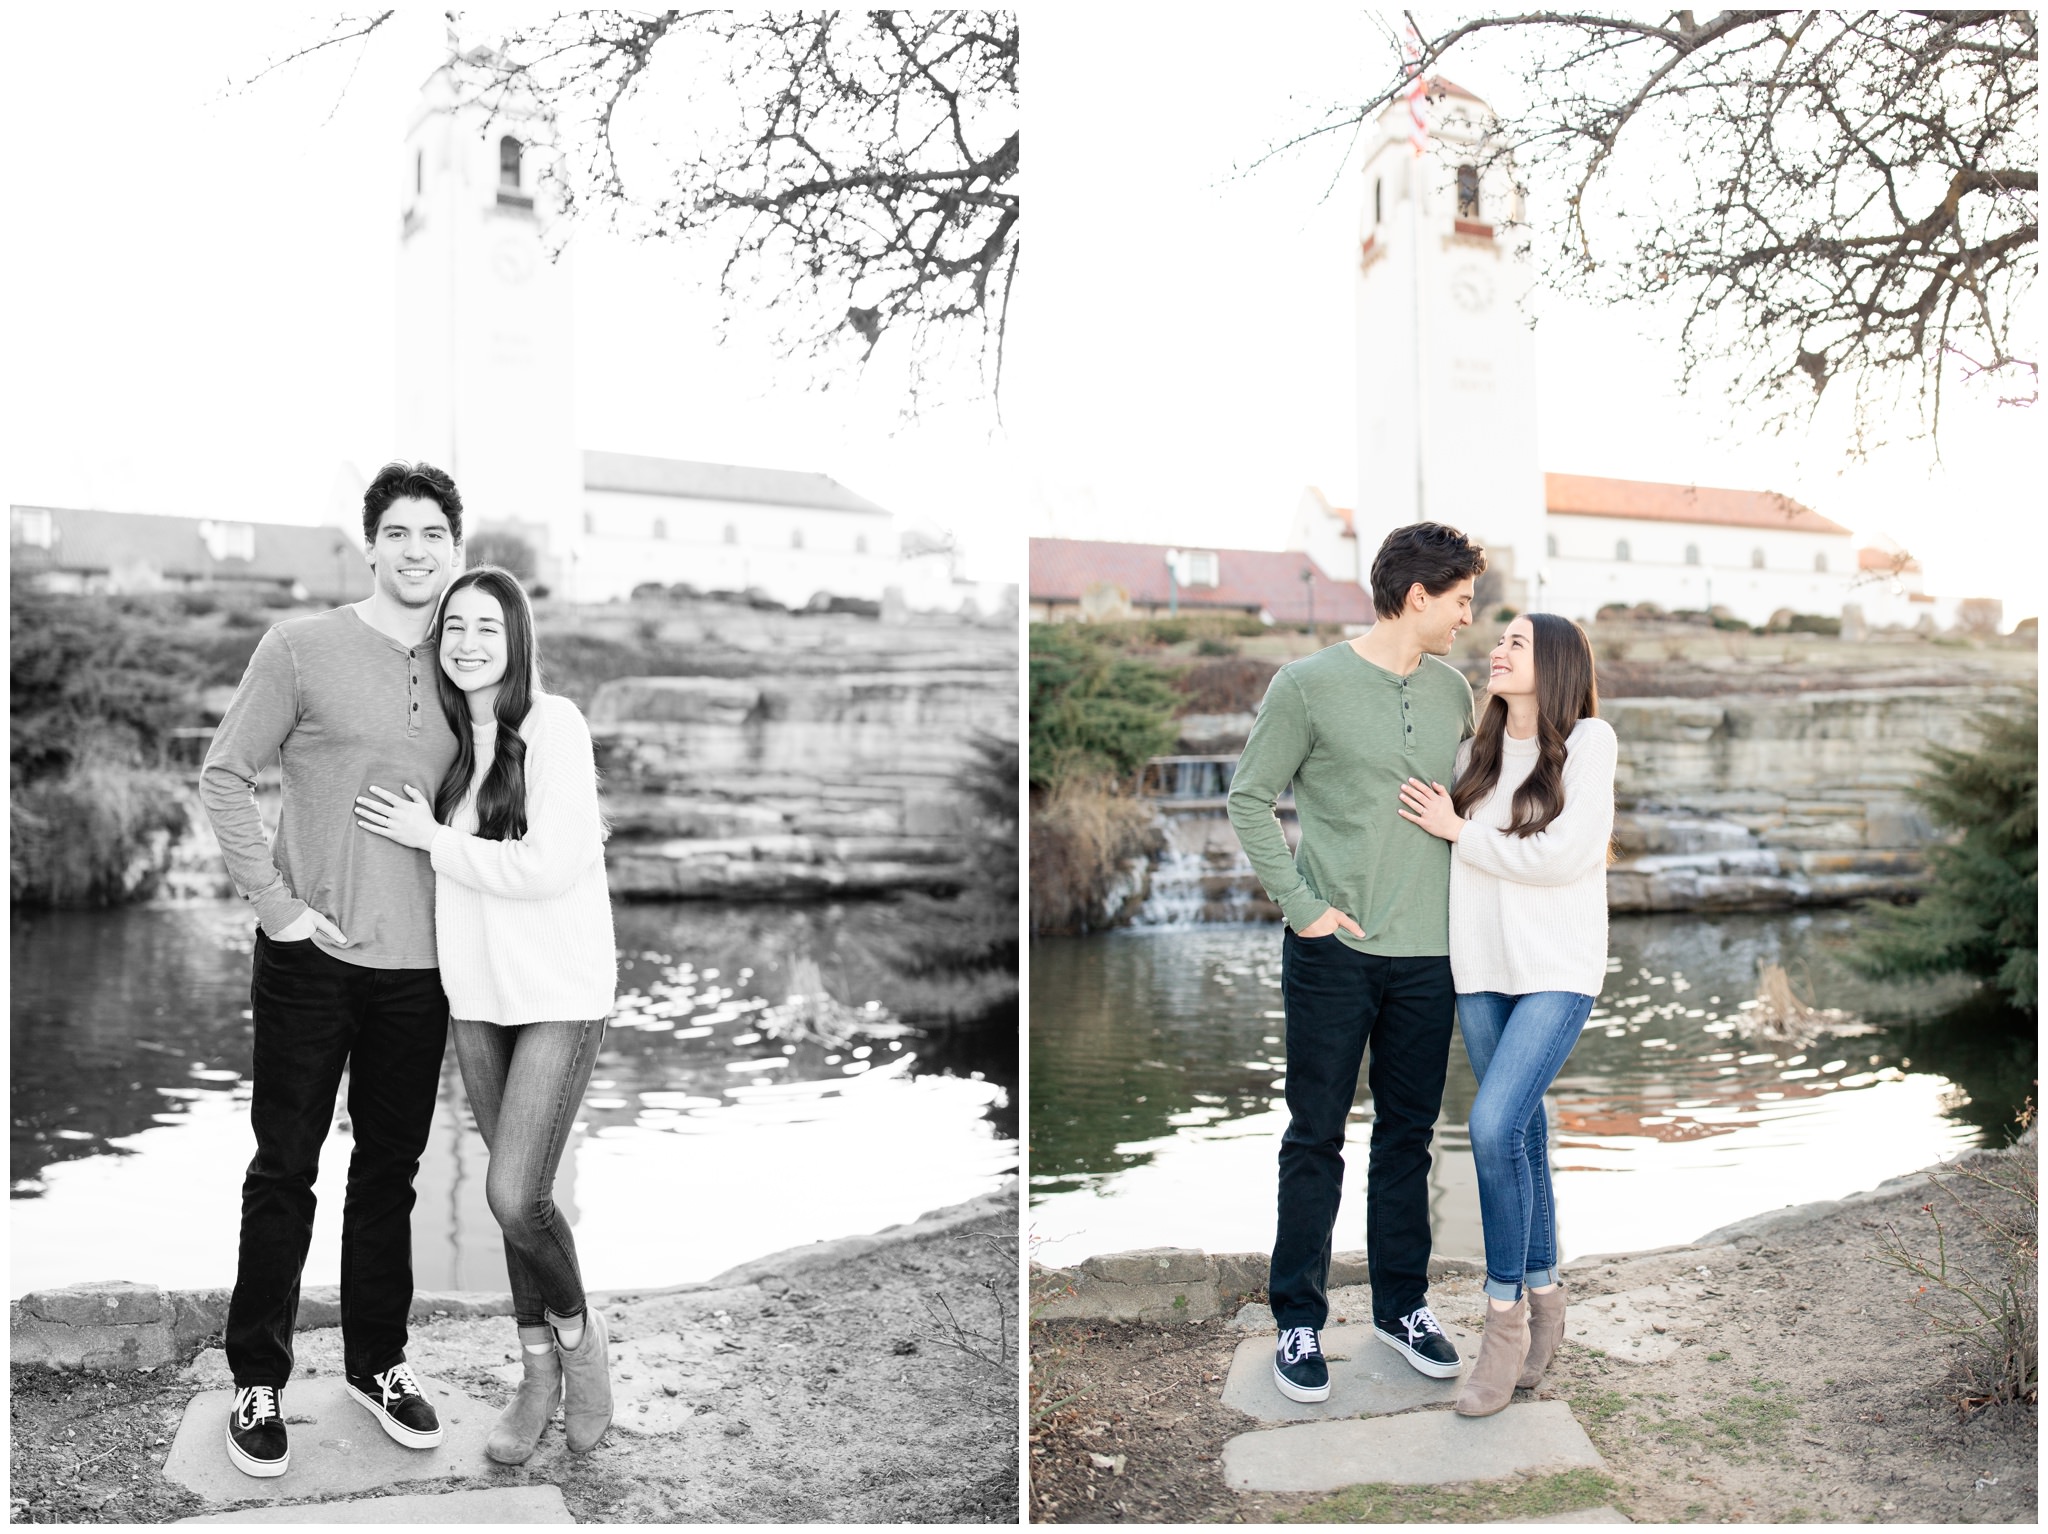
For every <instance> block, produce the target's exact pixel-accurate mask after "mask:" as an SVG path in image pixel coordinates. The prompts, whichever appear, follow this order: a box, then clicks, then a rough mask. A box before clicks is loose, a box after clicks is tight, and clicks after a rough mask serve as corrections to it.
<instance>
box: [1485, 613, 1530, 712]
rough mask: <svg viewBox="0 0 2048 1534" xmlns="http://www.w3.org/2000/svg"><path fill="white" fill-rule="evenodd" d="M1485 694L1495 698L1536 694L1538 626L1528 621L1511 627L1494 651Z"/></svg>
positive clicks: (1523, 620)
mask: <svg viewBox="0 0 2048 1534" xmlns="http://www.w3.org/2000/svg"><path fill="white" fill-rule="evenodd" d="M1486 690H1487V691H1488V692H1490V693H1492V694H1493V696H1494V697H1496V698H1512V697H1516V696H1518V695H1521V694H1525V693H1527V694H1533V693H1534V692H1535V691H1536V626H1535V625H1534V624H1533V623H1531V622H1530V621H1529V620H1528V619H1527V618H1517V619H1515V621H1514V622H1512V623H1510V624H1509V625H1508V626H1507V628H1506V629H1505V630H1504V631H1503V632H1502V634H1501V636H1500V643H1499V644H1497V645H1495V646H1494V647H1493V660H1492V663H1491V665H1490V668H1489V675H1488V677H1487V680H1486Z"/></svg>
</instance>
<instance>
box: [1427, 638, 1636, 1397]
mask: <svg viewBox="0 0 2048 1534" xmlns="http://www.w3.org/2000/svg"><path fill="white" fill-rule="evenodd" d="M1486 690H1487V692H1488V694H1490V696H1489V698H1488V701H1487V704H1486V709H1485V712H1484V713H1483V714H1482V715H1481V716H1480V720H1479V730H1478V733H1477V734H1476V735H1474V736H1473V738H1472V739H1471V740H1469V741H1467V742H1465V744H1464V745H1462V746H1460V747H1459V748H1458V759H1457V776H1456V780H1455V781H1456V783H1457V788H1456V790H1455V792H1452V793H1446V792H1445V791H1444V789H1443V787H1442V786H1441V785H1440V784H1435V783H1428V784H1425V783H1422V782H1419V781H1417V780H1416V779H1414V778H1410V779H1409V780H1408V782H1407V783H1406V784H1405V785H1404V786H1403V788H1402V790H1401V799H1402V804H1403V808H1402V809H1401V811H1400V814H1401V815H1402V817H1403V818H1405V819H1407V820H1411V821H1413V822H1414V823H1415V824H1416V825H1419V826H1421V827H1422V829H1423V830H1425V831H1427V832H1429V833H1430V834H1431V835H1432V836H1440V837H1442V838H1444V840H1446V841H1448V842H1450V843H1451V844H1452V852H1451V976H1452V980H1453V982H1454V984H1455V985H1456V987H1457V992H1458V1028H1459V1031H1460V1033H1462V1034H1463V1036H1464V1039H1465V1054H1466V1056H1467V1057H1468V1058H1469V1059H1470V1060H1471V1061H1472V1070H1473V1073H1474V1074H1475V1075H1476V1076H1478V1078H1479V1095H1478V1096H1477V1098H1475V1099H1474V1101H1473V1104H1472V1126H1471V1128H1472V1156H1473V1160H1474V1161H1475V1162H1476V1163H1477V1164H1478V1168H1479V1219H1480V1225H1481V1227H1482V1229H1483V1231H1484V1234H1485V1239H1486V1295H1487V1314H1486V1334H1485V1337H1484V1340H1483V1341H1482V1342H1481V1345H1480V1349H1479V1358H1478V1361H1477V1362H1476V1363H1474V1364H1473V1366H1472V1371H1471V1373H1470V1374H1468V1375H1467V1376H1466V1379H1465V1385H1464V1389H1463V1390H1462V1391H1461V1392H1460V1393H1459V1395H1458V1399H1457V1402H1456V1403H1455V1406H1454V1409H1455V1410H1456V1411H1459V1412H1461V1413H1463V1414H1464V1415H1465V1416H1468V1417H1485V1416H1491V1415H1492V1414H1493V1413H1494V1412H1497V1411H1499V1410H1500V1409H1501V1408H1502V1407H1504V1406H1506V1405H1507V1404H1508V1401H1509V1399H1510V1398H1511V1397H1512V1396H1513V1395H1514V1393H1515V1388H1516V1387H1517V1386H1518V1385H1519V1386H1524V1387H1527V1386H1533V1385H1535V1384H1536V1383H1537V1382H1538V1381H1540V1380H1541V1379H1542V1378H1543V1371H1544V1369H1545V1368H1547V1367H1548V1366H1549V1363H1550V1360H1551V1357H1552V1355H1553V1354H1555V1353H1556V1351H1557V1344H1558V1341H1559V1339H1560V1338H1561V1337H1563V1335H1564V1304H1565V1295H1564V1287H1563V1285H1562V1284H1561V1283H1560V1282H1559V1281H1558V1276H1557V1228H1556V1202H1555V1200H1554V1199H1553V1197H1552V1193H1551V1186H1550V1156H1549V1147H1548V1144H1547V1143H1546V1138H1545V1135H1544V1122H1543V1094H1544V1092H1545V1090H1547V1089H1548V1087H1549V1086H1550V1083H1551V1082H1552V1081H1554V1080H1555V1079H1556V1077H1557V1073H1558V1072H1559V1071H1560V1070H1562V1069H1563V1068H1564V1062H1565V1057H1566V1056H1568V1055H1569V1054H1570V1053H1571V1052H1572V1046H1573V1045H1574V1044H1576V1043H1577V1042H1578V1038H1579V1030H1580V1029H1581V1028H1583V1027H1584V1026H1585V1024H1586V1018H1587V1017H1588V1015H1589V1014H1590V1013H1591V1012H1592V1010H1593V1000H1594V998H1595V997H1596V996H1598V995H1599V994H1600V985H1601V982H1602V980H1603V979H1604V978H1605V976H1606V973H1607V858H1608V844H1609V841H1610V840H1611V839H1612V837H1613V834H1614V761H1615V739H1614V730H1613V728H1612V727H1611V726H1610V725H1608V723H1607V722H1606V721H1605V720H1603V719H1601V718H1599V717H1597V715H1598V712H1599V699H1598V694H1597V689H1596V688H1595V686H1594V680H1593V647H1592V646H1591V645H1590V644H1588V643H1587V641H1586V635H1585V631H1584V630H1582V629H1581V628H1580V627H1579V626H1578V625H1577V624H1576V623H1573V622H1572V621H1571V620H1570V619H1568V618H1560V617H1557V616H1555V615H1553V614H1550V613H1532V614H1529V615H1527V616H1524V617H1520V618H1517V619H1515V620H1514V622H1512V623H1510V624H1509V625H1508V627H1507V632H1505V633H1504V634H1502V635H1501V638H1500V643H1499V644H1497V645H1495V646H1494V650H1493V659H1492V668H1491V675H1490V677H1489V678H1488V681H1487V684H1486Z"/></svg>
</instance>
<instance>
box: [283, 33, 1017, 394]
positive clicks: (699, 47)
mask: <svg viewBox="0 0 2048 1534" xmlns="http://www.w3.org/2000/svg"><path fill="white" fill-rule="evenodd" d="M388 14H389V13H388V12H387V13H386V15H388ZM383 19H384V18H383V17H379V18H377V20H376V21H373V22H371V23H369V24H368V26H363V25H362V24H361V23H352V22H347V21H344V22H337V23H336V24H335V26H334V29H333V30H334V32H335V34H336V35H335V36H334V37H331V38H327V39H324V40H322V41H321V42H320V43H316V44H313V45H310V46H309V47H307V48H304V49H301V50H299V51H298V52H297V53H295V54H293V55H291V56H290V57H289V58H287V59H282V60H279V61H278V63H277V64H274V65H272V66H271V67H270V70H266V71H265V73H266V74H268V73H270V72H271V70H275V69H277V68H280V67H282V65H284V64H285V63H289V62H291V61H292V60H293V59H298V58H303V57H305V56H306V55H308V54H310V53H313V52H316V51H318V50H319V49H320V48H324V47H328V46H331V45H332V44H333V43H334V42H337V41H342V40H346V38H347V37H350V36H366V35H367V34H368V32H370V31H373V30H375V28H376V27H377V26H378V25H380V24H381V22H382V21H383ZM351 25H353V26H355V27H356V30H355V31H347V30H345V28H347V27H349V26H351ZM1017 56H1018V43H1017V20H1016V17H1015V15H1014V14H1013V13H1010V12H1004V11H972V12H970V11H870V12H838V11H826V12H813V13H768V12H735V11H726V10H689V11H683V10H665V11H656V12H635V11H626V10H618V9H591V10H579V11H574V12H564V13H562V14H559V15H555V16H552V17H550V18H549V19H547V20H545V21H542V22H539V23H536V24H534V25H532V26H528V27H523V28H521V29H519V30H517V31H514V32H511V33H509V34H507V35H505V36H503V37H501V38H497V39H494V40H493V41H492V43H491V44H490V45H488V46H482V47H474V48H470V49H468V50H466V51H465V52H463V53H462V55H461V56H460V57H459V58H458V59H456V60H455V61H454V72H455V75H456V78H457V83H458V88H459V90H460V92H461V95H462V99H463V100H464V101H465V102H466V103H470V104H473V105H476V106H479V107H481V108H482V109H483V111H484V114H485V116H486V131H489V120H490V119H491V118H494V117H495V116H496V115H497V114H500V113H503V112H505V111H507V110H508V109H509V108H510V107H512V106H513V105H514V104H515V103H516V104H518V105H519V106H520V107H521V108H522V110H523V109H525V108H526V107H529V106H537V107H538V108H539V109H540V110H541V112H542V113H543V114H544V116H545V118H546V119H547V120H548V121H549V123H550V124H551V128H550V132H551V135H552V139H551V143H550V145H549V147H550V148H551V149H552V151H553V163H552V164H551V165H550V166H549V167H548V169H547V171H546V172H545V174H546V175H547V177H548V183H549V188H550V191H551V192H552V193H553V196H554V200H555V202H556V203H557V204H558V205H559V206H560V208H561V209H562V211H563V213H564V214H565V215H566V216H567V218H568V220H569V221H571V222H572V223H573V222H574V221H575V220H578V219H583V218H603V219H605V220H607V221H608V222H610V223H612V224H613V225H614V226H615V227H618V228H620V229H622V230H624V231H625V232H626V233H628V234H630V235H632V236H634V237H636V238H642V239H681V240H689V241H694V242H698V243H704V244H709V245H710V246H711V247H712V248H715V249H723V250H724V251H725V252H726V253H727V255H726V260H725V261H724V263H723V264H722V267H721V271H720V279H719V281H720V290H721V293H722V296H723V298H724V300H725V323H726V325H727V326H728V327H730V325H731V324H732V322H733V321H734V320H735V319H737V318H738V317H739V316H740V315H741V314H743V313H766V314H769V315H771V316H773V317H774V318H775V321H776V328H775V336H774V339H775V342H776V344H777V345H778V346H779V347H780V348H781V349H782V351H783V353H784V355H788V356H801V357H804V358H807V359H808V360H809V361H810V362H811V363H812V364H813V377H814V381H816V382H818V383H819V384H820V386H824V387H828V386H829V383H830V380H831V377H832V376H833V375H834V374H835V373H836V372H838V371H840V370H842V369H846V368H850V369H851V370H853V371H855V372H858V371H860V370H861V369H862V368H863V367H864V366H865V365H866V364H867V363H868V361H869V359H870V358H872V357H874V356H875V355H876V353H877V352H878V351H879V350H880V349H882V348H883V346H884V344H885V342H887V343H889V344H890V346H891V349H892V350H894V351H896V352H898V353H899V355H900V362H901V365H902V366H903V367H904V369H905V374H906V379H907V384H908V388H909V399H910V404H909V406H908V409H907V411H906V413H907V414H914V413H915V412H916V410H917V409H918V406H919V403H920V401H922V400H923V399H924V398H925V397H926V395H927V394H928V392H929V390H930V389H931V387H932V386H933V385H934V383H935V382H936V380H937V379H938V378H939V377H940V376H941V375H942V374H943V375H944V376H945V377H946V378H947V379H948V381H949V382H951V381H953V380H954V379H955V378H956V377H957V373H958V369H959V367H960V366H961V365H963V364H964V365H966V366H967V367H968V368H970V369H971V371H972V373H973V375H974V376H975V377H976V378H977V379H978V384H977V386H976V387H978V388H980V389H981V390H982V391H984V392H985V393H987V394H988V395H989V396H990V397H991V398H993V396H994V393H995V391H996V389H997V388H998V387H999V386H1000V381H1001V359H1002V341H1003V331H1004V326H1005V324H1006V323H1007V318H1008V313H1009V296H1010V291H1011V287H1012V284H1013V283H1014V281H1015V278H1016V273H1017V265H1018V263H1017V251H1018V243H1017V237H1018V223H1019V218H1020V214H1021V208H1020V203H1019V198H1018V193H1017V172H1018V164H1019V139H1018V99H1017ZM258 78H261V77H260V76H259V77H258ZM685 100H687V101H688V103H689V111H688V112H679V111H678V110H677V107H678V104H679V103H680V102H682V101H685ZM707 124H708V126H707Z"/></svg>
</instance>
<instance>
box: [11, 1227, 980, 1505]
mask: <svg viewBox="0 0 2048 1534" xmlns="http://www.w3.org/2000/svg"><path fill="white" fill-rule="evenodd" d="M1016 1230H1017V1212H1016V1201H1015V1198H1014V1196H1003V1197H994V1198H989V1199H983V1200H977V1201H976V1202H975V1203H974V1204H971V1205H967V1206H963V1207H962V1208H961V1209H958V1210H953V1211H940V1212H938V1213H937V1214H934V1215H928V1216H926V1217H925V1218H924V1219H922V1220H920V1221H918V1222H916V1223H915V1224H913V1225H911V1226H906V1227H903V1228H902V1229H901V1230H899V1231H896V1232H889V1233H884V1234H883V1235H881V1236H879V1237H855V1238H852V1239H851V1240H848V1241H841V1242H830V1243H822V1244H821V1245H820V1246H818V1247H815V1248H809V1249H799V1250H798V1251H796V1252H793V1253H785V1254H782V1255H781V1256H778V1257H772V1258H767V1259H763V1260H762V1261H760V1262H756V1263H749V1264H747V1265H746V1266H744V1267H742V1268H739V1269H735V1270H734V1271H733V1272H732V1273H729V1274H726V1275H724V1276H723V1277H722V1278H721V1279H719V1280H716V1281H714V1284H712V1285H707V1286H703V1287H700V1288H696V1289H690V1290H684V1291H680V1292H675V1293H668V1294H659V1295H654V1294H650V1295H644V1296H641V1295H630V1294H625V1295H619V1296H615V1297H613V1298H611V1299H610V1300H608V1301H607V1302H606V1304H605V1307H604V1308H605V1314H606V1316H607V1318H608V1319H609V1320H610V1322H611V1327H612V1336H613V1339H614V1342H615V1344H616V1346H615V1348H614V1357H615V1363H614V1379H615V1381H616V1389H617V1392H618V1416H617V1419H616V1424H615V1426H614V1428H613V1431H612V1433H611V1434H610V1436H609V1437H608V1438H607V1440H606V1442H605V1443H604V1444H603V1445H602V1446H600V1447H599V1448H598V1449H597V1450H596V1451H595V1452H593V1453H591V1454H588V1455H577V1456H572V1455H570V1454H569V1453H568V1452H567V1451H566V1449H565V1448H564V1446H563V1444H562V1440H561V1435H560V1433H559V1431H557V1430H554V1429H551V1430H550V1431H549V1433H548V1434H547V1436H546V1438H545V1440H544V1442H543V1445H542V1448H541V1450H540V1451H539V1452H538V1453H537V1454H536V1455H535V1457H534V1458H533V1459H532V1460H530V1461H529V1462H528V1463H527V1464H525V1465H523V1466H520V1467H518V1468H517V1469H512V1470H505V1471H503V1472H500V1473H497V1474H495V1475H493V1477H492V1478H491V1479H490V1480H489V1481H487V1482H486V1481H455V1482H409V1483H405V1484H403V1485H398V1486H393V1487H391V1488H389V1490H390V1491H391V1492H393V1493H403V1494H418V1493H423V1492H433V1491H446V1490H457V1489H464V1488H467V1487H469V1486H472V1485H492V1486H519V1485H531V1484H537V1483H553V1484H556V1485H559V1486H560V1487H561V1488H562V1490H563V1493H564V1495H565V1496H566V1498H567V1501H568V1504H569V1508H570V1511H571V1512H572V1513H573V1514H574V1515H575V1516H576V1519H577V1521H579V1522H603V1523H661V1522H753V1521H761V1520H767V1521H776V1522H793V1523H809V1522H842V1523H867V1522H902V1521H908V1522H940V1523H987V1522H995V1523H1008V1522H1012V1521H1014V1520H1015V1518H1016V1516H1017V1448H1016V1433H1017V1428H1016V1422H1017V1407H1016V1400H1017V1384H1016V1381H1017V1364H1016V1359H1015V1356H1014V1345H1013V1343H1011V1342H1010V1340H1009V1339H1010V1338H1011V1336H1012V1335H1013V1329H1014V1322H1015V1293H1016V1263H1017V1256H1016V1253H1017V1242H1016ZM512 1341H513V1334H512V1323H511V1322H510V1321H509V1320H506V1319H502V1318H498V1319H485V1320H454V1319H446V1320H437V1321H432V1322H429V1323H427V1324H426V1325H424V1326H421V1327H417V1328H416V1329H415V1331H414V1334H413V1340H412V1345H411V1347H410V1349H409V1351H410V1354H411V1357H412V1359H413V1361H414V1363H415V1365H416V1366H417V1367H418V1368H419V1370H420V1372H421V1373H422V1374H425V1375H427V1376H429V1377H431V1378H436V1379H441V1380H445V1381H448V1382H450V1383H453V1384H455V1385H458V1386H460V1387H461V1388H462V1389H463V1390H465V1391H467V1392H468V1393H469V1394H470V1395H472V1396H474V1397H477V1398H478V1399H480V1400H483V1401H485V1402H487V1403H488V1404H490V1405H491V1406H493V1407H496V1406H500V1405H502V1404H503V1403H504V1402H505V1401H506V1400H508V1399H509V1397H510V1387H509V1384H508V1383H507V1382H508V1380H509V1379H510V1378H512V1377H514V1376H513V1369H514V1368H516V1364H515V1363H514V1362H513V1360H514V1356H515V1355H514V1353H513V1346H512ZM298 1354H299V1371H300V1373H301V1374H304V1375H312V1374H315V1373H319V1374H328V1373H335V1372H338V1371H339V1370H340V1368H341V1355H340V1333H339V1331H338V1330H336V1329H333V1328H327V1329H322V1330H317V1331H310V1332H302V1333H300V1334H299V1338H298ZM225 1383H227V1376H226V1364H225V1360H224V1359H223V1358H222V1356H221V1354H220V1352H219V1350H218V1348H212V1349H207V1350H203V1351H202V1352H201V1353H200V1354H199V1355H198V1357H197V1358H196V1359H195V1360H194V1361H193V1362H192V1363H191V1364H190V1365H189V1366H187V1367H185V1368H182V1369H160V1370H158V1371H156V1372H155V1373H154V1374H140V1373H130V1374H123V1375H103V1374H95V1373H71V1374H56V1373H52V1372H50V1371H46V1370H41V1369H29V1368H23V1369H17V1370H14V1371H12V1427H13V1432H12V1438H11V1441H10V1444H9V1467H10V1517H11V1519H12V1520H13V1521H15V1522H28V1523H91V1522H102V1523H161V1522H168V1521H170V1520H172V1519H175V1518H180V1517H184V1516H187V1515H190V1514H193V1513H199V1512H205V1511H208V1510H209V1509H208V1508H207V1507H206V1506H205V1505H204V1504H203V1503H202V1502H201V1501H200V1499H199V1498H197V1497H196V1496H194V1495H192V1494H191V1493H190V1492H188V1491H185V1490H184V1489H183V1488H181V1487H178V1486H175V1485H173V1484H172V1483H170V1482H169V1481H167V1480H165V1479H164V1478H163V1476H162V1474H161V1471H162V1468H163V1464H164V1460H165V1457H166V1455H167V1453H168V1452H169V1445H170V1442H171V1440H172V1438H173V1437H174V1436H175V1434H176V1431H177V1427H178V1424H179V1421H180V1420H181V1418H182V1417H183V1414H184V1410H185V1406H186V1403H187V1402H188V1401H190V1400H191V1399H192V1397H193V1395H194V1394H195V1393H196V1392H197V1391H199V1390H202V1389H209V1388H218V1387H219V1386H221V1385H224V1384H225Z"/></svg>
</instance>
